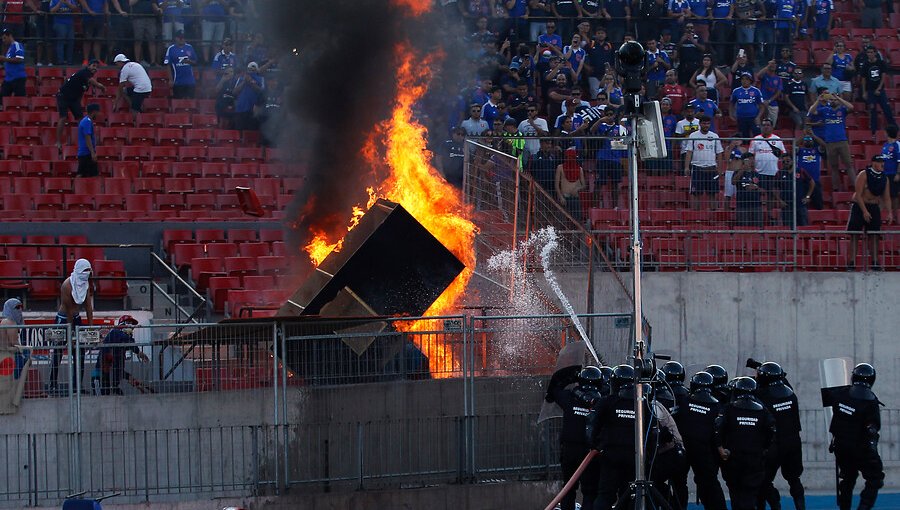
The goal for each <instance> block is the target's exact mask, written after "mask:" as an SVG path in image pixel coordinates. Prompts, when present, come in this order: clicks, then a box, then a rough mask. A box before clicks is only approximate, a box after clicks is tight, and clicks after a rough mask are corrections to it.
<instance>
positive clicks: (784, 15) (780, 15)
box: [775, 0, 795, 28]
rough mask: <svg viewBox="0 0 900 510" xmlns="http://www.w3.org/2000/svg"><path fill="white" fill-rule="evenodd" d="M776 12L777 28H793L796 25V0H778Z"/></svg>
mask: <svg viewBox="0 0 900 510" xmlns="http://www.w3.org/2000/svg"><path fill="white" fill-rule="evenodd" d="M777 5H778V8H777V10H776V11H775V18H776V21H775V28H791V27H792V26H793V25H794V11H795V7H794V0H778V4H777Z"/></svg>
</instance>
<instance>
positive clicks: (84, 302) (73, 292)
mask: <svg viewBox="0 0 900 510" xmlns="http://www.w3.org/2000/svg"><path fill="white" fill-rule="evenodd" d="M91 274H93V269H92V268H91V263H90V262H88V261H87V260H85V259H78V260H76V261H75V267H74V268H73V269H72V274H71V275H70V276H69V277H68V278H66V280H65V281H64V282H63V284H62V286H61V287H60V290H59V301H60V304H59V310H58V311H57V312H56V324H68V325H70V326H73V327H74V326H90V325H91V324H93V322H94V303H93V301H94V299H93V297H94V292H93V289H92V285H91ZM82 307H83V308H84V312H85V314H87V323H84V322H82V320H81V315H80V309H81V308H82ZM72 333H73V334H74V331H72ZM73 338H74V336H73ZM55 345H56V347H57V348H56V349H53V358H52V362H51V364H50V377H49V379H50V381H49V382H50V390H51V391H54V390H56V389H57V380H58V377H59V362H60V360H61V359H62V354H63V351H64V350H65V345H66V341H65V340H62V341H56V342H55ZM74 350H75V348H74V346H73V351H74ZM84 354H85V351H84V350H82V351H81V355H80V356H79V364H78V368H79V370H77V371H76V370H74V369H73V370H72V374H71V375H72V384H73V387H74V386H76V384H75V383H76V376H77V375H78V374H79V373H81V370H80V369H81V368H83V367H84ZM73 368H74V367H73Z"/></svg>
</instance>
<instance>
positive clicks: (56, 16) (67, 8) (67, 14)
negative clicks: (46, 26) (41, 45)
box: [50, 0, 78, 65]
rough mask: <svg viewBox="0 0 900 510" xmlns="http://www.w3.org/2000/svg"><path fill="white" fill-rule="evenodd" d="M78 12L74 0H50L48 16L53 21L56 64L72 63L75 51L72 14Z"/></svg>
mask: <svg viewBox="0 0 900 510" xmlns="http://www.w3.org/2000/svg"><path fill="white" fill-rule="evenodd" d="M77 10H78V4H77V3H76V2H75V1H74V0H50V14H52V15H53V16H52V19H53V36H54V37H55V38H56V63H57V64H59V65H69V64H71V63H72V52H73V51H75V20H74V19H73V16H72V13H73V12H75V11H77Z"/></svg>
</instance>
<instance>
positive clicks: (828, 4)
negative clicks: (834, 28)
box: [814, 0, 834, 74]
mask: <svg viewBox="0 0 900 510" xmlns="http://www.w3.org/2000/svg"><path fill="white" fill-rule="evenodd" d="M815 8H816V19H815V22H814V23H815V24H814V26H815V27H816V28H828V25H829V23H830V22H831V11H833V10H834V2H832V1H831V0H816V3H815ZM831 73H832V74H834V70H832V71H831Z"/></svg>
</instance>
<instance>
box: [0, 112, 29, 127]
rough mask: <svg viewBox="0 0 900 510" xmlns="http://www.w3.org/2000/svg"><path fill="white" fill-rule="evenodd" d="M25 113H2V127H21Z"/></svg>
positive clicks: (0, 123) (0, 119) (0, 114)
mask: <svg viewBox="0 0 900 510" xmlns="http://www.w3.org/2000/svg"><path fill="white" fill-rule="evenodd" d="M23 113H25V112H20V111H11V112H0V126H20V125H22V114H23Z"/></svg>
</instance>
